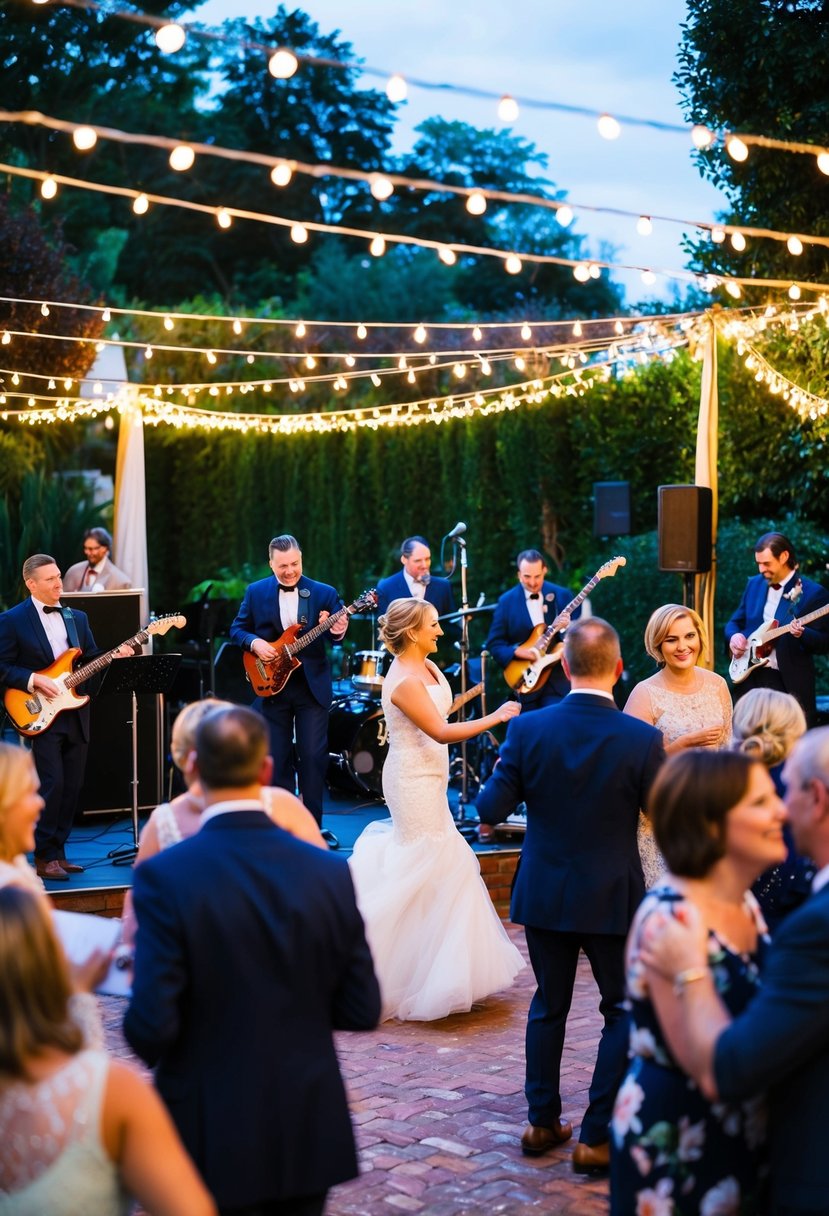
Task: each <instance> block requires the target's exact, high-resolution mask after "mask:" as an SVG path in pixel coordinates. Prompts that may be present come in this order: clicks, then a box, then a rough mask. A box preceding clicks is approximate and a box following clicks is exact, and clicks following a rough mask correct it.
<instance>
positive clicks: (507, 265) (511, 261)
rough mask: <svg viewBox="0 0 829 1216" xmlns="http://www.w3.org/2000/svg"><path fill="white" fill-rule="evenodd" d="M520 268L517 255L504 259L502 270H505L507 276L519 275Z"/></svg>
mask: <svg viewBox="0 0 829 1216" xmlns="http://www.w3.org/2000/svg"><path fill="white" fill-rule="evenodd" d="M521 268H522V267H521V259H520V258H519V257H518V255H517V254H515V253H511V254H510V255H509V256H508V257H507V258H505V259H504V270H506V272H507V274H520V273H521Z"/></svg>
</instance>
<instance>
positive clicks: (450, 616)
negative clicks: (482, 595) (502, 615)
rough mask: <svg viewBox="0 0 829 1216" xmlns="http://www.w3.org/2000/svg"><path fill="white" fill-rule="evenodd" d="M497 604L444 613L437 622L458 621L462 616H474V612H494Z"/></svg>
mask: <svg viewBox="0 0 829 1216" xmlns="http://www.w3.org/2000/svg"><path fill="white" fill-rule="evenodd" d="M497 607H498V605H497V604H481V605H480V607H479V608H457V609H456V610H455V611H454V612H444V614H443V616H439V617H438V620H439V621H459V620H460V619H461V617H464V616H474V615H475V613H476V612H494V611H495V609H496V608H497Z"/></svg>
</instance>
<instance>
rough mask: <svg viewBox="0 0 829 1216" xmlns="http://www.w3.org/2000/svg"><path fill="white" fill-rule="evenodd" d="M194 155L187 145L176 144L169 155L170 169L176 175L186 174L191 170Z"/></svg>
mask: <svg viewBox="0 0 829 1216" xmlns="http://www.w3.org/2000/svg"><path fill="white" fill-rule="evenodd" d="M195 159H196V154H195V152H194V151H193V149H192V148H191V147H190V145H189V144H178V145H177V146H176V147H175V148H173V150H172V152H171V153H170V168H171V169H175V171H176V173H186V172H187V170H188V169H192V168H193V163H194V161H195Z"/></svg>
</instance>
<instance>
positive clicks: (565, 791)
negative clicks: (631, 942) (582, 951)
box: [476, 692, 665, 935]
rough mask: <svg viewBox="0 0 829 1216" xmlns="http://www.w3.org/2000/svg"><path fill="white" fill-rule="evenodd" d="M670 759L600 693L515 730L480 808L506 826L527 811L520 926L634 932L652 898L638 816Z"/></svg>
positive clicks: (579, 696)
mask: <svg viewBox="0 0 829 1216" xmlns="http://www.w3.org/2000/svg"><path fill="white" fill-rule="evenodd" d="M664 759H665V752H664V749H663V746H662V735H661V733H660V732H659V731H658V730H656V729H655V728H654V727H653V726H650V725H648V723H646V722H640V721H639V720H638V719H637V718H631V717H630V716H629V715H628V714H623V713H622V712H621V711H620V710H619V709H617V707H616V705H615V704H614V702H613V701H610V700H608V699H607V698H605V697H598V696H594V695H593V694H592V693H587V692H571V693H569V694H568V695H567V696H566V697H565V698H564V700H563V701H560V702H558V704H556V705H550V706H547V707H546V708H543V709H538V710H535V711H534V712H533V713H531V714H526V715H522V716H521V717H518V718H514V719H513V720H512V721H511V722H510V724H509V729H508V730H507V736H506V739H505V741H504V744H503V746H502V748H501V756H500V760H499V762H498V764H497V765H496V766H495V769H494V771H493V773H492V776H491V777H490V778H489V780H488V781H487V783H486V785H485V786H484V788H483V790H482V791H481V793H480V794H479V795H478V798H477V801H476V806H477V809H478V814H479V815H480V817H481V819H482V820H483V822H484V823H500V822H502V821H503V820H504V819H505V818H506V816H507V815H508V814H509V813H510V812H511V811H512V810H513V809H514V807H515V806H516V804H517V803H519V802H521V801H524V802H526V804H527V831H526V835H525V837H524V843H523V846H522V849H521V864H520V865H519V867H518V872H517V874H516V878H515V884H514V887H513V893H512V904H511V908H510V916H511V919H512V920H513V921H514V922H515V923H516V924H519V925H531V926H532V927H533V928H536V929H550V930H557V931H559V932H562V933H582V934H585V933H591V934H620V935H624V934H626V933H627V931H628V929H629V927H630V923H631V920H632V918H633V914H634V912H635V911H636V908H637V907H638V905H639V903H640V901H641V899H642V897H643V895H644V893H645V885H644V881H643V878H642V865H641V863H640V861H639V851H638V849H637V845H636V829H637V824H638V821H639V810H640V808H642V807H646V806H647V796H648V791H649V789H650V786H651V783H652V781H653V779H654V777H655V776H656V773H657V771H658V769H659V766H660V765H661V764H662V762H663V760H664Z"/></svg>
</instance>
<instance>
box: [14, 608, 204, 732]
mask: <svg viewBox="0 0 829 1216" xmlns="http://www.w3.org/2000/svg"><path fill="white" fill-rule="evenodd" d="M186 624H187V620H186V618H185V617H183V616H172V615H170V616H160V617H158V618H157V619H156V620H154V621H151V622H150V624H149V625H148V626H147V628H146V629H140V630H139V631H138V633H136V634H135V636H134V637H131V638H128V639H127V641H126V642H122V643H121V646H136V645H140V646H143V645H144V643H145V642H148V641H149V640H150V638H151V637H152V636H153V634H156V633H166V632H167V630H168V629H183V628H184V626H185V625H186ZM121 646H116V647H115V649H114V650H108V651H107V652H106V654H102V655H99V656H98V658H97V659H93V660H92V662H91V663H85V664H84V665H83V667H79V668H78V669H77V671H73V670H72V664H73V663H74V662H75V660H76V659H77V658H79V657H80V655H81V651H80V650H78V648H77V647H71V648H70V649H69V650H65V651H64V652H63V654H62V655H61V656H60V658H57V659H55V661H54V663H52V665H51V666H50V667H44V669H43V671H38V672H35V675H39V676H48V677H49V679H50V680H54V681H55V683H56V684H57V685H58V687H59V689H60V691H59V692H58V694H57V696H55V697H52V698H51V699H50V698H47V697H45V696H44V695H43V693H41V692H38V691H37V690H36V689H35V690H34V691H33V692H22V691H21V690H20V689H19V688H7V689H6V691H5V694H4V696H3V704H4V705H5V707H6V713H7V714H8V715H9V717H10V718H11V720H12V725H13V726H14V728H15V730H16V731H17V732H18V733H19V734H21V735H29V736H32V735H42V734H43V732H44V731H45V730H48V729H49V727H50V726H51V725H52V723H53V722H54V720H55V718H56V717H57V716H58V714H60V713H63V711H64V710H65V709H80V708H81V706H82V705H86V703H87V701H88V700H89V697H88V696H85V695H80V694H79V693H77V692H75V689H76V688H77V687H78V685H79V684H83V682H84V680H88V679H89V677H90V676H94V675H95V674H96V672H99V671H103V669H104V668H105V667H108V666H109V664H110V663H111V662H112V660H113V659H114V658H115V657H116V654H117V652H118V651H119V650H120V649H121Z"/></svg>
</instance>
